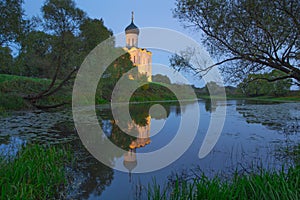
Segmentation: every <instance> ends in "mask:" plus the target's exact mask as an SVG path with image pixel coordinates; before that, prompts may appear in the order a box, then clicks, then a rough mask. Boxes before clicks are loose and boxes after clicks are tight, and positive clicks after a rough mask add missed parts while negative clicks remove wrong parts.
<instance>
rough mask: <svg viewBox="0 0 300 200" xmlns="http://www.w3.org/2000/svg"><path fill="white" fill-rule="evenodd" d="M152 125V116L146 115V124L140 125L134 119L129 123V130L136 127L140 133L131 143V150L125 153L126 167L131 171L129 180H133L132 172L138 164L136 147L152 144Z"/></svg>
mask: <svg viewBox="0 0 300 200" xmlns="http://www.w3.org/2000/svg"><path fill="white" fill-rule="evenodd" d="M150 125H151V116H150V115H149V116H148V117H146V124H144V125H139V124H135V122H134V121H132V122H131V123H128V130H132V129H135V130H136V131H137V133H138V135H137V137H136V139H135V140H133V141H131V143H130V145H129V150H128V152H127V153H125V154H124V162H123V164H124V167H126V168H127V169H128V171H129V181H130V182H131V178H132V176H131V172H132V170H133V169H134V168H135V167H136V166H137V157H136V149H137V148H141V147H144V146H146V145H147V144H150V142H151V139H150Z"/></svg>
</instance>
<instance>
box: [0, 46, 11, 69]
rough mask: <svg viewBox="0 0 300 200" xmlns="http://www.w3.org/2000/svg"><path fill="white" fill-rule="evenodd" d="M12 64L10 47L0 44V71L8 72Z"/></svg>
mask: <svg viewBox="0 0 300 200" xmlns="http://www.w3.org/2000/svg"><path fill="white" fill-rule="evenodd" d="M12 65H13V57H12V56H11V49H10V48H9V47H1V46H0V73H5V74H8V73H10V72H11V67H12Z"/></svg>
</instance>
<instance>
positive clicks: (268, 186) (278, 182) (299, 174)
mask: <svg viewBox="0 0 300 200" xmlns="http://www.w3.org/2000/svg"><path fill="white" fill-rule="evenodd" d="M148 199H155V200H156V199H159V200H164V199H171V200H181V199H191V200H193V199H217V200H222V199H257V200H259V199H278V200H279V199H280V200H285V199H300V166H296V167H290V168H289V169H288V171H287V172H286V173H285V172H284V171H283V170H282V171H280V172H268V171H261V172H260V173H259V174H250V175H242V176H238V175H235V176H234V178H233V179H232V180H230V181H221V180H220V179H219V178H218V177H215V178H213V179H208V178H207V177H206V176H204V175H203V176H202V177H201V178H197V179H195V180H194V181H192V182H183V183H179V182H178V181H176V183H175V184H174V185H173V187H171V189H168V190H167V189H166V188H161V187H160V186H159V185H157V184H154V185H151V186H149V189H148Z"/></svg>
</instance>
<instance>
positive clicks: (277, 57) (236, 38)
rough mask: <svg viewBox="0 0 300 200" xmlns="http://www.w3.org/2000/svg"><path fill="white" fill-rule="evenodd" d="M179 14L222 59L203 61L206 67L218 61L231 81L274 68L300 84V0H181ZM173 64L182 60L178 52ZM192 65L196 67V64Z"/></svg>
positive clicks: (177, 6)
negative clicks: (206, 64)
mask: <svg viewBox="0 0 300 200" xmlns="http://www.w3.org/2000/svg"><path fill="white" fill-rule="evenodd" d="M173 12H174V17H176V18H177V19H179V20H180V21H181V22H182V23H183V25H184V26H185V27H187V28H190V29H192V30H194V31H196V32H199V33H201V34H202V38H203V42H204V44H205V45H206V46H207V47H208V48H209V50H210V53H211V54H212V55H213V57H214V58H215V59H216V60H217V62H216V64H214V65H213V66H206V67H204V66H198V68H197V70H198V72H206V71H207V70H210V69H211V68H212V67H215V66H219V68H220V69H222V70H223V72H224V73H225V74H227V75H228V74H229V75H230V77H231V80H242V79H243V78H245V77H246V76H247V75H248V74H250V73H261V72H267V71H272V70H274V69H276V70H279V71H281V72H283V75H282V76H279V77H276V78H274V79H269V80H268V81H276V80H281V79H287V78H293V79H294V80H295V82H296V84H298V85H299V84H300V64H299V63H300V62H299V60H300V40H299V36H300V1H299V0H273V1H266V0H238V1H237V0H176V8H175V9H174V10H173ZM172 59H173V62H172V63H173V64H174V65H180V64H182V63H183V61H184V60H183V59H182V60H180V59H179V57H176V56H174V57H173V58H172ZM192 69H195V68H194V67H193V68H192Z"/></svg>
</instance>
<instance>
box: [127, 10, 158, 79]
mask: <svg viewBox="0 0 300 200" xmlns="http://www.w3.org/2000/svg"><path fill="white" fill-rule="evenodd" d="M133 21H134V13H133V12H132V17H131V24H129V26H127V27H126V29H125V34H126V47H124V50H125V51H127V52H128V53H129V54H130V59H131V61H132V63H133V64H134V65H135V66H136V67H138V72H139V74H142V75H145V76H147V80H148V82H151V81H152V53H151V52H150V51H148V50H147V49H143V48H139V47H138V41H139V34H140V30H139V28H138V27H137V26H136V25H135V24H134V22H133ZM129 78H130V79H133V77H132V76H131V77H130V76H129Z"/></svg>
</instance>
